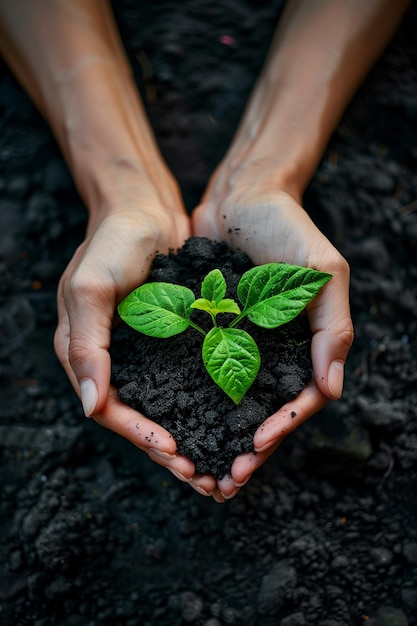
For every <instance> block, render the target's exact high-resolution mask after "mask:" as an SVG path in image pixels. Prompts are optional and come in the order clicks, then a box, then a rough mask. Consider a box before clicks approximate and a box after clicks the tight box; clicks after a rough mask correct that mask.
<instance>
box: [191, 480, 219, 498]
mask: <svg viewBox="0 0 417 626" xmlns="http://www.w3.org/2000/svg"><path fill="white" fill-rule="evenodd" d="M189 483H190V486H191V487H192V488H193V489H195V491H196V492H197V493H199V494H200V495H202V496H211V494H212V493H213V492H212V491H211V492H208V491H206V490H205V489H203V488H202V487H200V486H199V485H196V484H195V483H194V482H193V481H192V480H190V481H189Z"/></svg>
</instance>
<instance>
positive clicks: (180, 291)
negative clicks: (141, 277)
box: [118, 283, 195, 338]
mask: <svg viewBox="0 0 417 626" xmlns="http://www.w3.org/2000/svg"><path fill="white" fill-rule="evenodd" d="M194 300H195V296H194V294H193V292H192V291H191V289H188V288H187V287H183V286H182V285H174V284H171V283H145V284H144V285H141V286H140V287H138V288H137V289H135V290H134V291H132V292H131V293H130V294H129V295H128V296H127V297H126V298H125V299H124V300H122V301H121V303H120V304H119V306H118V312H119V315H120V317H121V318H122V320H124V321H125V322H126V324H129V326H131V327H132V328H134V329H135V330H138V331H139V332H141V333H144V334H145V335H150V336H151V337H162V338H166V337H172V336H173V335H177V334H178V333H181V332H182V331H184V330H186V328H188V326H189V325H190V319H189V317H190V307H191V304H192V303H193V302H194Z"/></svg>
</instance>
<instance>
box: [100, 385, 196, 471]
mask: <svg viewBox="0 0 417 626" xmlns="http://www.w3.org/2000/svg"><path fill="white" fill-rule="evenodd" d="M94 420H95V421H96V422H97V423H98V424H100V426H103V427H104V428H107V429H109V430H112V431H113V432H115V433H117V434H118V435H120V436H122V437H124V438H125V439H127V440H128V441H130V442H131V443H133V444H134V445H135V446H137V447H138V448H140V449H141V450H145V451H146V452H150V451H152V452H153V453H155V452H156V451H158V452H159V453H160V454H163V453H164V454H165V455H171V458H172V460H173V459H174V458H176V451H177V445H176V443H175V440H174V438H173V436H172V435H171V434H170V433H169V432H168V431H167V430H165V428H162V426H160V425H159V424H156V423H155V422H153V421H152V420H150V419H148V418H147V417H145V416H144V415H142V414H141V413H139V412H138V411H135V410H134V409H132V408H131V407H130V406H128V405H127V404H124V403H123V402H122V401H121V400H120V398H119V397H118V394H117V390H116V389H115V387H113V386H111V387H110V392H109V396H108V401H107V404H106V406H105V408H104V410H103V411H102V412H101V413H98V414H96V415H94ZM184 458H185V457H184ZM169 459H170V457H169V456H168V457H167V458H166V460H167V461H168V460H169ZM155 460H156V459H155ZM162 460H163V459H162V457H160V458H159V459H158V461H162ZM190 463H191V461H190ZM192 469H193V470H194V467H193V468H192Z"/></svg>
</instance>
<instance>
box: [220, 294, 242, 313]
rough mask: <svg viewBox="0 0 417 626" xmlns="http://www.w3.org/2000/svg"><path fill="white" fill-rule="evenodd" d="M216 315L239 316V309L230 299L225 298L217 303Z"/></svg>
mask: <svg viewBox="0 0 417 626" xmlns="http://www.w3.org/2000/svg"><path fill="white" fill-rule="evenodd" d="M216 313H235V314H236V315H239V313H240V309H239V306H238V304H237V302H235V301H234V300H232V299H231V298H225V299H224V300H220V302H218V303H217V306H216Z"/></svg>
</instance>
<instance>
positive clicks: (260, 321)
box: [118, 263, 331, 404]
mask: <svg viewBox="0 0 417 626" xmlns="http://www.w3.org/2000/svg"><path fill="white" fill-rule="evenodd" d="M330 278H331V274H326V273H324V272H319V271H317V270H312V269H309V268H306V267H299V266H297V265H289V264H287V263H267V264H265V265H259V266H256V267H253V268H252V269H250V270H249V271H248V272H245V274H243V276H242V277H241V279H240V281H239V284H238V286H237V296H238V299H239V301H240V304H241V306H239V305H238V303H237V302H236V301H235V300H232V299H230V298H225V295H226V281H225V279H224V276H223V274H222V273H221V271H220V270H218V269H215V270H212V271H211V272H209V273H208V274H207V276H206V277H205V278H204V280H203V282H202V285H201V298H197V299H196V297H195V295H194V293H193V292H192V291H191V289H188V287H184V286H182V285H176V284H172V283H163V282H160V283H145V284H143V285H141V286H140V287H138V288H137V289H135V290H134V291H132V292H131V293H130V294H129V295H128V296H127V297H126V298H125V299H124V300H122V302H121V303H120V304H119V307H118V312H119V315H120V317H121V318H122V319H123V320H124V321H125V322H126V323H127V324H129V326H131V327H132V328H134V329H135V330H137V331H139V332H141V333H144V334H145V335H150V336H151V337H161V338H168V337H172V336H174V335H177V334H179V333H181V332H183V331H185V330H186V329H187V328H189V327H191V328H194V329H195V330H197V331H198V332H200V333H202V334H203V335H204V341H203V348H202V358H203V362H204V365H205V367H206V370H207V372H208V373H209V375H210V376H211V378H212V379H213V380H214V382H215V383H216V384H217V385H218V386H219V387H220V388H221V389H222V390H223V391H224V392H225V393H226V394H227V395H228V396H229V397H230V398H231V399H232V400H233V401H234V402H235V403H236V404H238V403H239V402H240V401H241V400H242V398H243V397H244V395H245V394H246V392H247V391H248V389H249V387H250V386H251V385H252V383H253V381H254V380H255V378H256V375H257V373H258V370H259V367H260V364H261V357H260V354H259V349H258V346H257V345H256V343H255V340H254V339H253V338H252V337H251V336H250V335H249V333H247V332H246V331H245V330H242V329H239V328H236V326H237V325H238V324H239V322H241V320H243V319H244V318H245V317H247V318H248V319H249V320H250V321H251V322H253V323H254V324H256V325H258V326H261V327H262V328H277V327H278V326H281V325H283V324H286V323H287V322H289V321H291V320H292V319H294V318H295V317H296V316H297V315H299V313H301V311H302V310H303V309H304V308H305V307H306V305H307V304H308V303H309V302H310V301H311V300H312V299H313V298H314V297H315V296H316V295H317V293H318V292H319V291H320V289H321V288H322V287H323V286H324V285H325V284H326V283H327V282H328V281H329V280H330ZM194 309H199V310H200V311H205V312H207V313H208V315H210V317H211V319H212V322H213V328H211V329H210V330H209V331H208V332H206V331H205V330H204V329H203V328H201V327H200V326H198V325H197V324H196V323H195V322H194V321H193V320H192V318H191V316H192V313H193V311H194ZM224 313H228V314H232V315H235V317H234V318H233V319H232V321H231V322H230V323H229V324H228V326H227V327H223V326H222V325H220V324H219V323H218V319H219V318H218V316H219V315H220V314H224ZM223 319H224V318H223ZM227 319H230V316H229V317H228V318H227Z"/></svg>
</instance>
